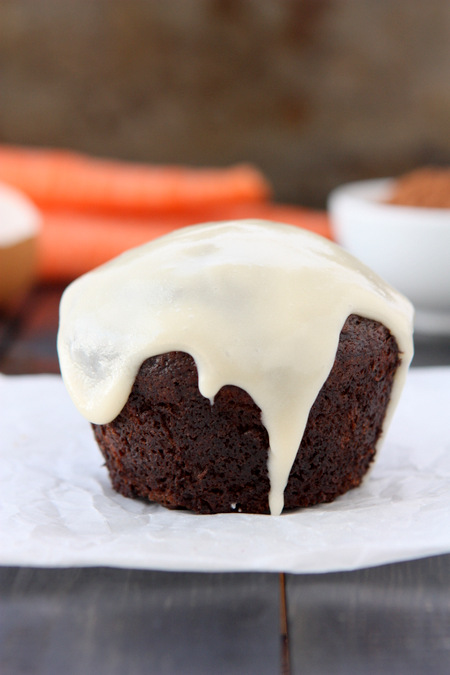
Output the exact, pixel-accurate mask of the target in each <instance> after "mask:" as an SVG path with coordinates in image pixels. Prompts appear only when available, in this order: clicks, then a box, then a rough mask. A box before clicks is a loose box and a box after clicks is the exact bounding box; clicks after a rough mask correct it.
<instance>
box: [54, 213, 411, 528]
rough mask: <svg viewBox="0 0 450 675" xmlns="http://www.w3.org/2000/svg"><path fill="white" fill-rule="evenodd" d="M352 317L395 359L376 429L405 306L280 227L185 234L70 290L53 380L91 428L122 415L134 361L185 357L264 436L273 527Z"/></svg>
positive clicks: (401, 342) (136, 252)
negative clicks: (380, 328) (385, 338)
mask: <svg viewBox="0 0 450 675" xmlns="http://www.w3.org/2000/svg"><path fill="white" fill-rule="evenodd" d="M350 314H359V315H360V316H363V317H366V318H370V319H373V320H376V321H380V322H381V323H383V324H384V325H385V326H386V327H387V328H389V330H390V331H391V333H392V334H393V335H394V336H395V337H396V340H397V343H398V346H399V349H400V351H401V352H402V363H401V366H400V368H399V370H398V372H397V375H396V378H395V383H394V390H393V394H392V400H391V403H390V406H389V410H388V415H387V418H388V419H386V421H385V428H386V427H387V424H388V422H389V418H390V417H391V416H392V412H393V410H394V408H395V405H396V403H397V400H398V397H399V394H400V391H401V388H402V386H403V383H404V379H405V376H406V371H407V368H408V366H409V363H410V361H411V358H412V353H413V346H412V320H413V309H412V306H411V304H410V303H409V301H408V300H406V298H404V297H403V296H402V295H400V294H399V293H398V292H397V291H395V290H394V289H392V288H391V287H390V286H389V285H387V284H386V283H384V282H383V281H382V280H381V279H380V278H379V277H377V276H376V275H375V274H374V273H373V272H371V271H370V270H369V269H368V268H366V267H365V266H364V265H363V264H362V263H360V262H359V261H357V260H356V259H354V258H353V257H352V256H350V255H349V254H347V253H346V252H345V251H343V250H342V249H341V248H339V247H338V246H336V245H334V244H332V243H331V242H329V241H327V240H326V239H323V238H322V237H318V236H317V235H314V234H311V233H309V232H306V231H303V230H300V229H298V228H295V227H292V226H288V225H281V224H279V223H269V222H266V221H257V220H244V221H232V222H228V223H211V224H207V225H199V226H194V227H188V228H183V229H182V230H178V231H176V232H174V233H172V234H170V235H168V236H166V237H162V238H161V239H158V240H155V241H154V242H151V243H149V244H146V245H144V246H141V247H139V248H137V249H132V250H131V251H128V252H127V253H125V254H123V255H122V256H119V257H118V258H116V259H115V260H113V261H111V262H110V263H107V264H106V265H103V266H102V267H99V268H98V269H96V270H94V271H93V272H90V273H89V274H86V275H84V276H83V277H81V278H80V279H77V280H76V281H75V282H73V284H71V285H70V286H69V287H68V288H67V289H66V291H65V292H64V295H63V298H62V301H61V308H60V328H59V333H58V353H59V358H60V364H61V372H62V376H63V378H64V381H65V383H66V386H67V389H68V391H69V393H70V395H71V397H72V399H73V401H74V403H75V405H76V406H77V407H78V409H79V410H80V412H81V413H82V414H83V415H84V416H85V417H86V418H87V419H89V420H90V421H91V422H94V423H97V424H105V423H107V422H110V421H112V420H113V419H114V418H115V417H116V416H117V415H118V414H119V413H120V411H121V409H122V407H123V406H124V404H125V403H126V400H127V398H128V396H129V393H130V391H131V388H132V386H133V383H134V379H135V377H136V374H137V372H138V370H139V367H140V366H141V364H142V362H143V361H144V360H145V359H147V358H148V357H150V356H156V355H157V354H162V353H165V352H169V351H184V352H187V353H188V354H190V355H191V356H192V357H193V358H194V360H195V362H196V365H197V369H198V374H199V389H200V392H201V393H202V395H203V396H205V397H207V398H209V399H210V400H211V402H212V403H213V401H214V397H215V395H216V394H217V392H218V391H219V389H220V388H221V387H222V386H224V385H226V384H233V385H236V386H238V387H241V388H242V389H244V390H245V391H247V392H248V393H249V394H250V396H252V398H253V400H254V401H255V403H256V404H257V405H258V406H259V408H260V409H261V412H262V422H263V424H264V425H265V427H266V428H267V431H268V434H269V442H270V450H269V458H268V471H269V479H270V485H271V489H270V495H269V505H270V510H271V513H272V514H275V515H277V514H280V513H281V511H282V508H283V492H284V488H285V486H286V483H287V480H288V477H289V473H290V470H291V467H292V464H293V462H294V459H295V456H296V454H297V451H298V448H299V445H300V442H301V439H302V436H303V432H304V429H305V426H306V422H307V419H308V415H309V411H310V409H311V406H312V405H313V403H314V401H315V399H316V397H317V395H318V393H319V391H320V389H321V387H322V385H323V384H324V382H325V380H326V379H327V377H328V375H329V373H330V370H331V368H332V366H333V363H334V359H335V355H336V350H337V346H338V341H339V335H340V332H341V329H342V326H343V324H344V322H345V320H346V319H347V317H348V316H349V315H350Z"/></svg>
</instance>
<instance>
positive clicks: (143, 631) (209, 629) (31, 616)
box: [0, 568, 280, 675]
mask: <svg viewBox="0 0 450 675" xmlns="http://www.w3.org/2000/svg"><path fill="white" fill-rule="evenodd" d="M278 583H279V581H278V575H276V574H194V573H191V574H186V573H168V572H149V571H141V570H122V569H109V568H84V569H62V570H61V569H54V570H48V569H30V568H23V569H17V568H0V589H1V592H0V597H1V607H0V616H1V639H0V671H1V672H2V673H5V675H6V673H7V674H8V675H18V674H19V673H33V675H61V674H64V675H87V674H90V673H92V674H95V675H103V674H104V675H116V674H117V675H124V674H125V673H126V675H141V674H144V673H145V674H146V675H148V674H151V673H157V674H158V675H175V674H176V675H178V674H180V675H181V674H182V675H186V674H189V673H195V675H203V674H204V675H212V674H214V675H222V674H223V675H225V674H229V673H232V674H233V675H240V674H242V675H252V674H253V673H255V675H265V674H266V673H267V674H270V675H273V674H274V673H278V672H280V633H279V594H278V591H279V586H278Z"/></svg>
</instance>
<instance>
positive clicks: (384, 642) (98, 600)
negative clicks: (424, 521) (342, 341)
mask: <svg viewBox="0 0 450 675" xmlns="http://www.w3.org/2000/svg"><path fill="white" fill-rule="evenodd" d="M60 294H61V289H60V288H56V287H38V288H36V289H35V290H34V291H33V293H32V294H31V295H30V296H29V297H28V298H27V300H26V301H25V303H24V304H22V305H20V306H18V307H17V309H16V311H15V312H14V313H13V314H12V315H10V316H8V317H5V316H3V317H1V318H0V371H1V372H5V373H11V374H16V373H40V372H58V364H57V359H56V350H55V336H56V329H57V321H58V318H57V316H58V314H57V312H58V304H59V298H60ZM438 364H446V365H450V341H448V340H446V339H422V340H418V341H417V342H416V357H415V360H414V365H416V366H417V365H427V366H429V365H438ZM449 527H450V523H449ZM0 545H1V542H0ZM91 673H92V675H94V674H95V675H103V674H104V675H116V674H117V675H122V674H123V675H141V674H144V673H145V674H158V675H159V674H161V675H165V674H167V675H178V674H188V675H189V674H191V673H192V674H193V675H203V674H205V675H206V674H208V675H215V674H217V675H220V674H222V673H223V674H228V673H230V674H233V675H234V674H236V675H239V674H241V673H242V674H243V675H244V674H246V675H251V674H253V673H255V674H258V675H265V674H266V673H268V674H269V673H270V674H276V673H284V674H289V673H292V675H294V674H295V675H297V674H298V675H300V674H301V675H310V674H311V675H322V674H323V675H328V674H330V675H331V674H333V675H334V674H339V675H340V674H345V675H353V674H359V673H361V674H362V675H372V674H373V675H375V674H378V673H386V674H397V673H398V674H399V675H400V674H401V675H419V674H422V673H423V674H426V675H441V674H442V675H444V674H445V675H447V673H450V555H445V556H436V557H434V558H426V559H422V560H417V561H411V562H407V563H398V564H395V565H385V566H381V567H376V568H372V569H367V570H360V571H357V572H346V573H336V574H321V575H319V574H317V575H299V576H296V575H283V574H281V575H278V574H197V573H195V574H194V573H170V572H156V571H144V570H126V569H109V568H81V569H78V568H77V569H74V568H71V569H39V568H28V567H27V568H11V567H3V568H1V567H0V675H19V674H20V675H22V674H23V675H25V674H30V675H75V674H76V675H90V674H91Z"/></svg>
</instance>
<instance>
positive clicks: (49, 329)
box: [0, 286, 63, 375]
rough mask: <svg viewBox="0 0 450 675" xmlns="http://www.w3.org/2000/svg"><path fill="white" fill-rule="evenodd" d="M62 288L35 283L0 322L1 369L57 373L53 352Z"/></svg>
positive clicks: (55, 357)
mask: <svg viewBox="0 0 450 675" xmlns="http://www.w3.org/2000/svg"><path fill="white" fill-rule="evenodd" d="M62 291H63V288H62V287H59V286H37V287H36V288H34V289H33V291H32V292H31V293H30V294H29V296H28V298H27V299H26V301H25V302H24V303H23V305H22V306H21V307H20V309H19V311H18V313H17V314H16V315H15V316H14V317H12V318H10V319H9V322H8V323H6V320H4V322H3V324H4V325H3V334H4V340H3V346H2V351H1V352H0V372H3V373H6V374H10V375H13V374H22V373H59V364H58V357H57V353H56V334H57V331H58V313H59V302H60V298H61V294H62Z"/></svg>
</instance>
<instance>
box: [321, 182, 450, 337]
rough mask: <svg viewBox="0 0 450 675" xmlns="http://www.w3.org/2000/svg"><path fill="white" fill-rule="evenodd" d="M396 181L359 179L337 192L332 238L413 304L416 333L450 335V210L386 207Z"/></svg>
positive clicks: (330, 203)
mask: <svg viewBox="0 0 450 675" xmlns="http://www.w3.org/2000/svg"><path fill="white" fill-rule="evenodd" d="M393 182H394V181H393V179H381V180H370V181H361V182H358V183H349V184H347V185H343V186H341V187H338V188H336V189H335V190H333V192H332V193H331V194H330V196H329V200H328V210H329V214H330V219H331V226H332V230H333V235H334V237H335V239H336V241H337V242H338V243H339V244H340V245H341V246H343V248H345V249H347V250H348V251H349V252H350V253H352V254H353V255H354V256H356V257H357V258H359V259H360V260H361V261H362V262H364V263H365V264H366V265H368V266H369V267H370V268H372V270H373V271H374V272H376V273H377V274H378V275H379V276H381V277H382V278H383V279H385V281H387V282H388V283H390V284H391V285H392V286H394V287H395V288H397V290H399V291H400V292H402V293H403V294H404V295H406V296H407V297H408V298H409V299H410V300H411V302H412V303H413V305H414V307H415V310H416V320H415V329H416V331H417V332H421V333H429V334H443V335H450V209H434V208H424V207H409V206H397V205H393V204H386V203H385V201H386V200H387V199H389V195H390V193H391V191H392V187H393Z"/></svg>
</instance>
